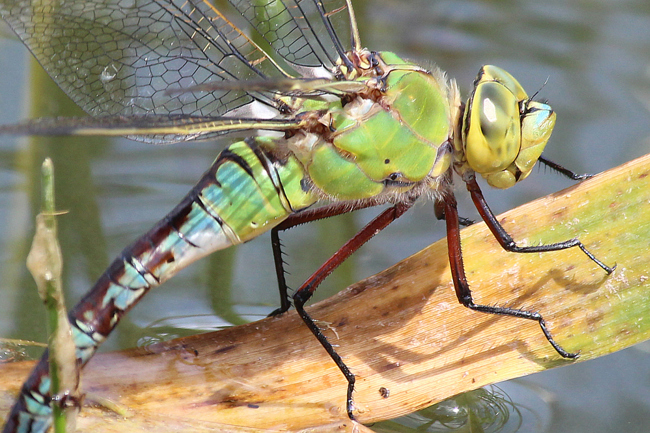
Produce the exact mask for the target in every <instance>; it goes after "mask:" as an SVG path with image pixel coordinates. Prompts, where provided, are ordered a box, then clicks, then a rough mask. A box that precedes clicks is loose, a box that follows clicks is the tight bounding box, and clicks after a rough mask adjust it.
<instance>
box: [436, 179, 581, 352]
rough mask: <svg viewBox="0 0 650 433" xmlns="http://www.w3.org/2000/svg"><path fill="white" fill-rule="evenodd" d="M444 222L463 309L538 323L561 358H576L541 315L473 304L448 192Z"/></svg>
mask: <svg viewBox="0 0 650 433" xmlns="http://www.w3.org/2000/svg"><path fill="white" fill-rule="evenodd" d="M444 204H445V221H446V222H447V248H448V253H449V264H450V268H451V275H452V278H453V281H454V288H455V290H456V297H457V298H458V301H459V302H460V303H461V304H463V305H464V306H465V307H467V308H469V309H471V310H474V311H479V312H481V313H488V314H499V315H502V316H512V317H517V318H520V319H528V320H534V321H536V322H538V323H539V326H540V327H541V328H542V332H543V333H544V336H545V337H546V339H547V340H548V342H549V343H551V346H553V348H554V349H555V350H556V351H557V353H559V354H560V356H562V357H563V358H570V359H573V358H577V357H578V355H579V353H571V352H567V351H566V350H564V349H563V348H562V347H561V346H560V345H559V344H558V343H556V342H555V340H554V339H553V336H552V335H551V333H550V332H549V330H548V328H547V327H546V322H545V321H544V318H543V317H542V315H541V314H539V313H538V312H534V311H525V310H517V309H514V308H507V307H495V306H490V305H479V304H475V303H474V300H473V299H472V291H471V290H470V288H469V284H468V283H467V277H466V276H465V267H464V265H463V253H462V250H461V245H460V227H459V222H458V210H457V208H456V198H455V197H454V196H453V193H452V192H451V191H450V192H449V196H448V197H446V199H445V201H444Z"/></svg>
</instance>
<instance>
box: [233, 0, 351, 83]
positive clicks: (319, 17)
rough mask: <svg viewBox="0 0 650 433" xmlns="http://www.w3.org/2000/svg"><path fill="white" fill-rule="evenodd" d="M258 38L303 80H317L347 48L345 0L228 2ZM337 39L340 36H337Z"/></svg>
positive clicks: (348, 35) (348, 30)
mask: <svg viewBox="0 0 650 433" xmlns="http://www.w3.org/2000/svg"><path fill="white" fill-rule="evenodd" d="M230 3H231V4H232V5H233V6H234V7H235V8H236V9H237V10H238V11H239V13H240V14H241V15H242V16H244V17H245V18H246V19H247V20H248V22H249V23H250V25H252V26H253V27H254V28H255V29H256V30H257V32H258V33H259V34H260V35H261V36H262V38H263V39H264V40H265V41H266V42H267V43H268V44H269V45H270V46H271V47H272V48H273V52H275V53H277V54H278V55H279V56H281V57H282V58H283V59H284V60H285V61H286V62H287V63H289V64H290V65H291V66H292V67H293V69H295V70H297V71H299V72H300V73H301V74H302V75H303V76H305V77H310V78H312V77H321V76H323V75H321V74H322V73H323V71H324V70H328V71H329V70H330V69H331V68H332V66H334V65H335V64H336V62H337V60H338V59H339V58H340V57H341V56H343V54H344V52H345V51H347V50H348V49H349V47H348V48H346V46H344V45H343V44H342V43H341V41H342V40H345V41H349V40H350V39H349V37H350V19H349V14H348V11H347V4H346V1H345V0H283V1H280V0H230ZM339 36H340V37H339Z"/></svg>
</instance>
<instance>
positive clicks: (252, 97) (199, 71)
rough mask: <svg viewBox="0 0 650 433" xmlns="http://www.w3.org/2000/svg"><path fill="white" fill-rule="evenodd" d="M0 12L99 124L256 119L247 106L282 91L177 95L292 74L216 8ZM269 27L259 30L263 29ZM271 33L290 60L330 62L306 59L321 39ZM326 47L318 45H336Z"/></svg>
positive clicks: (95, 0) (67, 0)
mask: <svg viewBox="0 0 650 433" xmlns="http://www.w3.org/2000/svg"><path fill="white" fill-rule="evenodd" d="M266 2H268V1H266ZM239 3H243V2H239ZM252 3H253V2H248V5H249V7H250V6H251V5H252ZM294 3H296V2H294ZM299 3H307V2H299ZM310 4H314V3H313V2H311V3H310ZM260 7H261V8H262V9H261V10H265V8H266V7H267V6H265V5H263V4H262V5H261V6H260ZM258 13H261V12H259V10H258ZM0 14H1V15H2V17H3V18H4V19H5V20H6V21H7V22H8V23H9V25H10V26H11V28H12V29H13V30H14V31H15V32H16V34H17V35H18V36H19V37H20V39H22V41H23V42H24V43H25V44H26V45H27V47H28V48H29V49H30V50H31V51H32V53H33V54H34V56H35V57H36V58H37V59H38V61H39V62H40V63H41V65H42V66H43V67H44V68H45V70H46V71H47V72H48V73H49V75H50V76H52V77H53V78H54V80H55V81H56V82H57V84H58V85H59V86H60V87H61V88H62V89H63V90H64V91H65V92H66V93H67V94H68V95H69V96H70V97H71V98H72V99H73V100H74V101H75V102H76V103H77V104H79V105H80V106H81V107H82V108H83V109H84V110H85V111H87V112H88V113H90V114H91V115H93V116H114V115H117V116H134V115H135V116H138V115H174V116H176V115H181V116H182V115H185V116H197V117H210V116H223V115H224V114H226V113H229V114H232V115H249V117H251V116H250V111H246V110H244V109H243V108H244V107H245V106H247V105H248V104H251V103H252V102H254V101H257V102H259V103H261V104H262V105H264V106H267V107H269V108H271V109H273V108H277V107H278V103H277V101H276V100H275V99H274V98H275V96H276V95H277V92H273V91H246V90H243V89H229V90H215V91H211V92H208V91H199V92H176V93H174V92H169V90H173V89H183V88H191V87H194V86H200V85H204V84H208V83H211V82H215V81H221V80H260V79H267V78H275V79H278V78H287V77H290V76H291V75H292V74H293V72H285V71H284V70H283V69H282V68H281V67H280V66H278V65H277V64H276V63H275V62H274V61H273V59H271V58H270V57H269V55H267V54H266V53H265V52H264V51H263V50H261V49H260V48H259V47H258V46H257V44H255V43H254V42H253V41H252V40H251V39H250V38H249V37H248V36H246V35H245V34H244V32H243V31H241V30H240V29H239V28H238V27H237V26H236V25H235V24H233V23H231V22H230V21H229V20H228V19H226V18H225V17H224V16H223V15H222V14H221V13H220V12H219V11H218V10H217V9H216V8H215V7H214V5H213V4H212V3H210V2H208V1H201V0H185V1H184V0H167V1H162V0H59V1H32V0H0ZM263 16H264V14H263V13H262V15H261V17H263ZM283 16H284V15H283ZM315 20H316V19H315V18H310V21H309V22H310V23H311V21H315ZM283 22H284V23H285V25H287V26H290V27H291V26H293V28H295V29H300V28H301V26H302V22H301V21H299V19H298V18H291V19H286V18H285V21H283ZM264 26H265V24H258V29H261V28H262V27H264ZM274 32H275V33H274ZM272 34H276V35H278V37H279V36H280V35H281V37H280V39H282V41H283V44H284V45H285V49H284V51H283V54H282V57H284V58H286V59H287V60H289V59H291V60H295V61H300V62H301V64H309V65H310V66H313V65H312V63H313V62H312V63H308V62H307V61H306V60H305V61H303V60H301V59H313V58H316V59H320V58H321V57H320V56H322V54H320V53H318V54H316V53H312V54H310V53H309V52H308V51H309V50H310V49H312V48H313V47H314V46H315V45H314V44H315V42H313V41H312V39H314V38H315V40H318V36H317V33H313V34H311V35H310V37H309V38H308V37H307V36H305V35H304V32H303V33H301V32H300V31H297V32H290V33H287V34H284V33H282V34H281V33H280V32H279V31H278V30H276V31H267V32H266V37H267V38H269V39H270V38H271V36H270V35H272ZM326 35H327V34H326ZM327 37H329V36H327ZM326 42H327V43H322V44H320V45H319V46H326V45H327V44H332V42H331V40H328V41H326ZM272 46H274V47H275V46H276V45H274V44H272ZM305 47H307V48H305ZM330 51H331V49H330ZM321 52H322V50H321ZM310 61H311V60H310ZM297 63H299V62H297ZM317 63H318V64H320V65H322V64H324V63H323V62H317ZM258 105H259V104H258Z"/></svg>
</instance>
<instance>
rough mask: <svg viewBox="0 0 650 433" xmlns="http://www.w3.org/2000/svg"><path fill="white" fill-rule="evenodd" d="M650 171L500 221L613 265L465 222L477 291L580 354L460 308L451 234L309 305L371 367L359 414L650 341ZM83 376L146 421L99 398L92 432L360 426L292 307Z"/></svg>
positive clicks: (353, 359)
mask: <svg viewBox="0 0 650 433" xmlns="http://www.w3.org/2000/svg"><path fill="white" fill-rule="evenodd" d="M649 175H650V156H646V157H643V158H641V159H638V160H636V161H632V162H630V163H628V164H626V165H624V166H621V167H618V168H616V169H613V170H610V171H609V172H607V173H604V174H601V175H599V176H597V177H595V178H593V179H590V180H588V181H585V182H583V183H581V184H579V185H576V186H575V187H572V188H569V189H567V190H564V191H561V192H559V193H556V194H552V195H550V196H548V197H544V198H542V199H539V200H536V201H534V202H532V203H529V204H527V205H524V206H521V207H519V208H517V209H514V210H512V211H510V212H507V213H506V214H504V215H501V216H500V217H499V220H500V221H501V222H502V223H503V225H504V226H505V228H506V229H507V230H508V232H509V233H510V234H511V235H512V236H513V237H514V239H515V240H517V241H518V242H520V243H524V242H525V243H526V244H529V245H531V244H540V243H551V242H557V241H562V240H565V239H569V238H573V237H578V238H579V239H580V240H581V241H582V242H583V243H584V244H585V246H586V247H587V248H588V249H589V250H590V251H591V252H592V253H594V254H595V255H596V256H597V257H598V258H599V259H601V260H603V261H604V262H605V263H607V264H608V265H613V264H617V269H616V271H615V272H614V273H613V274H612V275H609V276H608V275H606V274H605V272H604V271H603V270H602V269H601V268H599V267H598V266H596V265H595V264H594V263H593V262H591V261H590V260H589V259H588V258H587V257H586V256H585V255H584V254H583V253H582V252H581V251H580V250H579V249H578V248H572V249H570V250H566V251H559V252H549V253H541V254H540V253H535V254H515V253H508V252H505V251H503V250H502V249H501V248H500V247H499V245H498V244H497V242H496V241H495V239H494V238H493V237H492V235H491V234H490V233H489V232H488V230H487V228H486V227H485V225H484V224H476V225H474V226H472V227H469V228H468V229H465V230H463V232H462V240H463V252H464V257H465V266H466V271H467V276H468V279H469V282H470V285H471V287H472V289H473V293H474V297H475V302H477V303H481V304H487V305H507V306H510V307H515V308H523V309H527V310H535V311H539V312H540V313H541V314H542V315H543V316H544V318H545V319H546V321H547V324H548V326H549V328H550V330H551V332H552V334H553V336H554V337H555V339H556V341H557V342H558V343H559V344H561V345H562V347H564V348H565V349H566V350H568V351H569V352H574V351H580V353H581V355H580V358H579V359H578V360H577V361H569V360H564V359H561V358H560V357H559V356H558V354H557V353H556V352H555V350H553V348H552V347H551V346H550V344H549V343H548V341H546V339H545V338H544V335H543V334H542V332H541V330H540V328H539V325H538V324H537V323H536V322H532V321H527V320H522V319H515V318H511V317H497V316H493V315H486V314H481V313H477V312H473V311H470V310H468V309H466V308H464V307H463V306H461V305H460V304H459V303H458V302H457V300H456V297H455V294H454V289H453V286H452V283H451V280H450V273H449V266H448V263H447V250H446V243H445V240H444V239H443V240H441V241H439V242H437V243H435V244H433V245H431V246H430V247H428V248H426V249H425V250H423V251H421V252H419V253H417V254H416V255H414V256H412V257H410V258H408V259H406V260H404V261H402V262H400V263H398V264H397V265H395V266H393V267H391V268H390V269H387V270H386V271H384V272H382V273H380V274H378V275H376V276H374V277H371V278H368V279H366V280H364V281H362V282H359V283H357V284H355V285H353V286H351V287H349V288H348V289H346V290H343V291H342V292H341V293H339V294H338V295H336V296H333V297H331V298H329V299H327V300H325V301H323V302H320V303H318V304H316V305H314V306H313V307H311V308H309V309H308V311H309V313H310V314H311V315H312V317H313V318H314V319H316V320H318V321H319V322H318V323H319V324H321V327H322V328H323V329H324V333H325V335H326V336H327V337H328V338H329V339H330V341H331V342H332V343H333V344H335V345H336V346H337V350H338V352H339V354H340V355H341V356H342V358H343V360H344V361H345V362H346V364H347V365H348V366H349V367H350V369H351V370H352V371H353V372H354V373H355V374H356V375H357V385H356V392H355V394H354V398H355V404H356V407H357V408H358V413H357V417H358V419H359V421H361V422H364V423H372V422H376V421H379V420H383V419H387V418H394V417H397V416H400V415H404V414H406V413H409V412H413V411H415V410H418V409H421V408H423V407H426V406H428V405H431V404H432V403H435V402H438V401H441V400H443V399H445V398H447V397H449V396H452V395H454V394H457V393H460V392H463V391H467V390H471V389H475V388H477V387H480V386H483V385H486V384H490V383H494V382H499V381H503V380H506V379H511V378H514V377H520V376H523V375H526V374H530V373H534V372H537V371H541V370H545V369H548V368H552V367H559V366H563V365H569V364H573V363H574V362H581V361H586V360H589V359H592V358H595V357H598V356H602V355H605V354H608V353H611V352H614V351H616V350H620V349H622V348H625V347H628V346H631V345H633V344H635V343H638V342H640V341H643V340H645V339H647V338H648V337H649V336H650V295H649V293H650V290H648V289H649V286H650V281H649V278H650V255H649V254H648V244H649V241H650V176H649ZM269 281H270V280H269ZM145 302H146V301H145ZM327 324H329V325H328V326H327ZM25 374H26V367H25V365H24V364H15V365H5V366H3V367H0V377H3V378H10V380H11V386H10V387H8V388H6V389H10V390H11V391H13V392H16V390H17V388H18V387H19V385H20V382H21V381H22V380H23V378H24V375H25ZM84 374H85V376H84V381H85V382H84V383H85V391H86V392H87V393H90V394H93V395H100V396H101V397H103V398H108V399H111V400H112V401H114V402H115V403H117V404H119V405H123V406H124V407H127V408H128V409H129V411H131V413H133V416H131V417H130V418H128V419H127V421H125V422H126V423H131V424H129V425H128V426H127V425H125V424H122V423H123V421H117V420H115V419H114V417H111V416H110V415H108V416H106V415H105V416H103V417H102V416H101V415H102V413H101V412H100V413H99V414H98V413H97V412H92V411H89V410H86V409H84V411H83V412H82V416H81V417H80V419H79V430H80V431H84V430H85V431H90V430H95V429H97V430H101V431H107V429H108V430H110V429H111V428H112V427H113V426H115V427H119V428H126V429H128V428H130V426H132V425H133V423H136V424H137V423H140V424H141V425H138V428H147V426H149V428H150V429H152V430H153V429H155V430H156V431H161V430H162V431H171V430H173V429H174V428H177V427H178V426H185V427H193V428H199V427H201V426H206V427H209V426H212V427H215V425H216V424H214V423H220V425H219V428H222V429H223V428H224V427H222V425H224V424H225V425H230V426H247V427H251V428H256V429H262V428H266V429H277V430H281V429H288V430H296V431H297V430H300V429H305V428H309V427H314V426H321V428H325V426H326V425H328V424H331V423H337V422H339V423H341V424H340V425H343V426H344V427H342V428H343V429H354V428H357V427H359V426H358V425H353V424H351V423H350V422H349V421H348V420H346V415H345V389H346V383H345V380H344V378H343V376H342V374H341V373H340V371H339V370H338V369H337V368H336V366H335V365H334V363H333V362H332V361H331V360H330V358H329V357H328V356H327V354H326V353H325V351H324V350H323V349H322V347H321V346H320V345H319V344H318V342H317V341H316V339H315V338H314V337H313V336H312V335H311V333H310V332H309V331H308V329H307V328H306V327H305V326H304V325H303V323H302V322H301V321H300V319H299V318H298V316H297V314H296V313H295V311H293V310H292V311H290V312H289V313H287V314H284V315H283V316H281V317H279V318H268V319H264V320H261V321H259V322H255V323H251V324H247V325H243V326H238V327H234V328H230V329H226V330H224V331H219V332H214V333H209V334H203V335H197V336H193V337H189V338H183V339H179V340H174V341H170V342H167V343H162V344H157V345H154V346H149V347H147V348H142V349H133V350H129V351H124V352H115V353H107V354H101V355H98V356H96V357H95V358H94V359H93V360H92V361H91V363H90V364H89V365H88V366H87V367H86V368H85V370H84ZM382 388H383V390H382ZM385 390H388V391H389V395H388V397H385V396H386V394H387V393H386V392H385ZM3 410H6V408H4V407H3ZM97 417H99V418H97ZM106 418H110V419H112V422H111V423H110V425H109V424H107V422H106ZM143 426H144V427H143ZM223 431H226V430H223ZM240 431H248V430H247V429H243V430H240ZM346 431H348V430H346ZM349 431H352V430H349Z"/></svg>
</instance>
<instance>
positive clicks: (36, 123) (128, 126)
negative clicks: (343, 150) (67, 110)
mask: <svg viewBox="0 0 650 433" xmlns="http://www.w3.org/2000/svg"><path fill="white" fill-rule="evenodd" d="M302 127H304V121H302V120H300V119H281V118H280V119H255V118H241V117H237V118H233V117H192V116H185V115H182V116H174V115H162V116H157V115H146V116H131V117H123V116H100V117H56V118H54V117H48V118H41V119H34V120H30V121H27V122H24V123H18V124H14V125H3V126H0V134H20V135H47V136H56V135H65V136H68V135H91V136H105V137H113V136H127V137H129V138H133V139H137V138H138V137H140V138H143V137H144V138H143V139H142V141H150V142H157V143H161V142H178V141H188V140H197V139H208V138H212V137H215V136H219V135H224V134H229V133H233V132H237V131H251V130H260V129H262V130H267V131H287V130H290V129H300V128H302Z"/></svg>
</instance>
